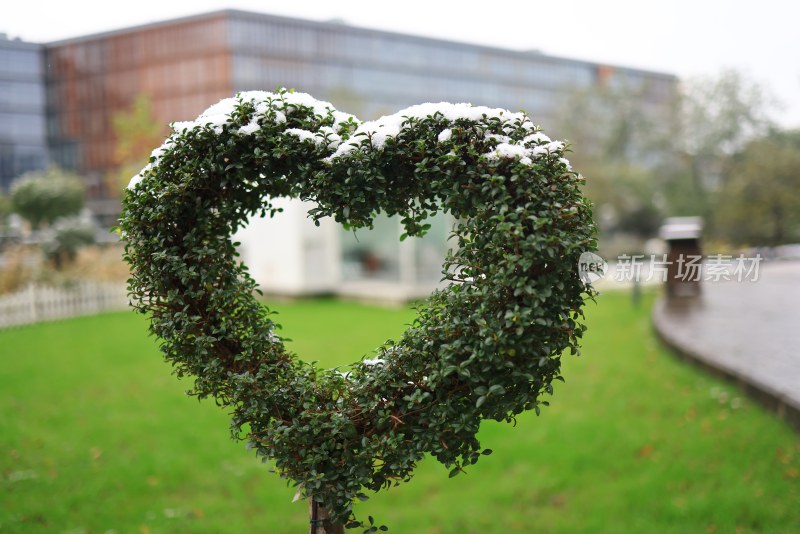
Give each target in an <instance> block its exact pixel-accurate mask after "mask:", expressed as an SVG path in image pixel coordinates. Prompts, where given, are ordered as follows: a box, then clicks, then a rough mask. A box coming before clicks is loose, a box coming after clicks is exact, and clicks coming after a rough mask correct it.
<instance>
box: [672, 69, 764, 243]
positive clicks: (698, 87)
mask: <svg viewBox="0 0 800 534" xmlns="http://www.w3.org/2000/svg"><path fill="white" fill-rule="evenodd" d="M773 105H774V101H773V99H772V97H771V96H770V95H769V93H768V92H767V90H766V89H765V88H763V87H762V86H760V85H759V84H758V83H757V82H755V81H754V80H752V79H749V78H748V77H747V76H745V75H744V74H742V73H740V72H738V71H735V70H726V71H722V72H721V73H719V74H717V75H714V76H706V77H698V78H694V79H690V80H688V81H687V82H686V84H685V90H684V92H683V96H682V99H681V102H680V107H679V109H678V110H677V111H678V114H679V117H680V119H681V126H680V131H679V134H680V135H679V136H678V137H676V138H675V142H676V145H677V149H678V150H679V152H680V154H681V160H680V161H678V162H677V163H678V166H679V168H678V169H677V170H676V169H674V168H673V175H672V179H671V180H669V181H668V183H667V188H666V189H665V194H666V195H667V198H668V201H669V204H670V206H671V207H672V208H674V211H678V212H680V211H682V210H681V208H682V207H683V206H686V205H687V204H688V205H689V206H691V207H692V211H694V213H691V214H692V215H701V216H703V217H704V218H705V219H706V223H713V220H714V218H713V217H712V212H713V210H714V209H715V207H716V204H717V197H718V193H719V191H720V190H721V189H722V188H723V187H724V186H725V183H726V181H727V180H728V178H729V176H730V171H731V163H732V158H733V157H734V155H735V154H736V153H737V152H738V151H740V150H741V149H742V147H743V146H744V145H745V144H746V143H747V142H748V141H749V140H750V139H752V138H754V137H757V136H759V135H763V134H764V133H765V132H766V131H767V130H768V129H769V127H770V119H769V111H770V109H771V108H772V106H773ZM681 214H684V213H681ZM685 214H689V213H685ZM708 230H709V231H713V228H712V227H709V228H708Z"/></svg>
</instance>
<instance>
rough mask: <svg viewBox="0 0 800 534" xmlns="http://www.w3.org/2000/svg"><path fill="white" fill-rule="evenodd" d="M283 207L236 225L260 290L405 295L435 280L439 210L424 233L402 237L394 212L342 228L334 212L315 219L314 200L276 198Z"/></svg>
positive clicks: (443, 227)
mask: <svg viewBox="0 0 800 534" xmlns="http://www.w3.org/2000/svg"><path fill="white" fill-rule="evenodd" d="M273 204H274V205H275V207H280V208H283V212H282V213H279V214H276V215H275V217H273V218H269V217H266V218H257V219H253V220H251V221H250V224H249V225H248V226H247V227H246V228H244V229H242V230H240V231H239V232H237V234H236V235H235V236H234V240H235V241H239V242H240V243H241V246H240V247H239V251H240V253H241V255H242V260H243V261H244V262H245V264H247V266H248V267H249V269H250V274H251V276H253V278H254V279H255V280H256V282H258V284H259V286H260V287H261V289H262V291H264V292H265V293H269V294H275V295H287V296H300V295H312V294H326V293H328V294H336V295H342V296H348V297H356V298H359V299H364V300H375V301H384V302H386V301H388V302H403V301H407V300H411V299H414V298H420V297H424V296H426V295H428V294H429V293H430V292H431V291H432V290H433V289H435V288H436V287H438V286H440V285H441V278H442V274H441V271H442V263H443V261H444V258H445V255H446V252H447V249H448V248H449V246H452V244H450V245H449V246H448V241H447V238H448V236H449V232H450V227H451V218H450V217H448V216H445V215H441V214H440V215H437V216H436V217H434V218H433V219H430V220H429V223H430V224H431V229H430V231H429V232H428V234H427V235H426V236H425V237H423V238H409V239H406V240H404V241H400V235H401V234H402V232H403V229H402V225H401V224H400V220H399V218H397V217H392V218H388V217H385V216H379V217H377V218H376V220H375V225H374V229H373V230H367V229H361V230H357V231H355V232H352V231H350V232H348V231H345V230H344V228H343V227H342V226H341V225H339V224H337V223H336V222H334V221H333V220H332V219H327V218H326V219H323V220H321V221H320V226H319V227H317V226H316V225H315V224H314V222H313V221H312V220H311V219H310V218H308V216H307V213H308V210H309V208H310V207H311V206H312V205H313V204H311V203H309V202H301V201H299V200H294V199H285V198H281V199H275V200H274V201H273Z"/></svg>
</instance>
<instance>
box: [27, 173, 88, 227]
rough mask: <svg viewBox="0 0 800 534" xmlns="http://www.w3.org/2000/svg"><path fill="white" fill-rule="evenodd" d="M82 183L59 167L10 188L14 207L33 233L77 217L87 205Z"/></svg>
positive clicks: (28, 175) (30, 174)
mask: <svg viewBox="0 0 800 534" xmlns="http://www.w3.org/2000/svg"><path fill="white" fill-rule="evenodd" d="M84 196H85V190H84V186H83V182H82V181H81V179H80V178H79V177H78V176H76V175H74V174H70V173H67V172H64V171H62V170H60V169H58V168H56V167H51V168H50V169H48V170H47V171H43V172H32V173H28V174H26V175H24V176H22V177H21V178H20V179H19V180H17V181H15V182H14V184H13V185H12V186H11V203H12V206H13V209H14V211H15V212H16V213H18V214H19V215H20V216H22V217H23V218H24V219H26V220H27V221H28V222H29V223H30V224H31V227H32V228H33V229H34V230H38V229H39V228H41V227H42V226H43V225H51V224H53V222H54V221H55V220H56V219H59V218H61V217H69V216H72V215H77V214H78V213H79V212H80V211H81V208H82V207H83V203H84Z"/></svg>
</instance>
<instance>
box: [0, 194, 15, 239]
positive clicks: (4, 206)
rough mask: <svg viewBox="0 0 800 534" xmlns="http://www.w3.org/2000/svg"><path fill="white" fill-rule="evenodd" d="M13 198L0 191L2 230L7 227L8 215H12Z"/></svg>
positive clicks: (0, 222)
mask: <svg viewBox="0 0 800 534" xmlns="http://www.w3.org/2000/svg"><path fill="white" fill-rule="evenodd" d="M11 212H12V209H11V200H10V199H9V198H8V197H7V196H5V195H4V194H3V193H0V230H2V229H3V228H5V226H6V221H7V219H8V216H9V215H11Z"/></svg>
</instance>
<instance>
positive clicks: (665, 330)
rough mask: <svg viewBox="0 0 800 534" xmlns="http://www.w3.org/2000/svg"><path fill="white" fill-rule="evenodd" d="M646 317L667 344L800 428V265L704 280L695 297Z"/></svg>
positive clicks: (662, 305)
mask: <svg viewBox="0 0 800 534" xmlns="http://www.w3.org/2000/svg"><path fill="white" fill-rule="evenodd" d="M653 320H654V323H655V326H656V329H657V331H658V333H659V334H660V335H661V337H662V338H663V339H664V340H665V341H666V342H667V343H668V344H670V345H672V346H673V347H674V348H676V349H677V350H678V351H680V352H681V353H682V354H683V355H685V356H687V357H689V358H692V359H695V360H697V361H699V362H700V363H701V364H703V365H706V366H708V367H710V368H712V369H715V370H717V371H719V372H721V373H722V374H724V375H726V376H728V377H730V378H732V379H734V380H736V381H737V382H739V383H740V384H742V385H743V386H744V387H745V388H746V389H748V390H749V391H750V392H751V393H753V394H755V395H756V396H757V397H759V398H760V399H761V400H762V401H765V402H766V403H767V404H768V405H770V406H772V407H774V408H775V409H776V410H777V411H778V413H779V414H781V415H782V416H784V417H785V418H786V419H788V420H789V421H791V422H792V423H793V424H795V425H796V426H797V427H798V428H800V262H797V261H793V262H773V263H767V264H762V265H761V268H760V272H759V278H758V280H757V281H755V282H752V281H743V282H736V281H720V282H705V283H704V285H703V294H702V296H701V297H700V298H699V299H698V300H697V301H695V302H684V303H670V302H667V300H666V299H662V300H661V301H660V302H659V303H658V304H657V305H656V308H655V310H654V311H653Z"/></svg>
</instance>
